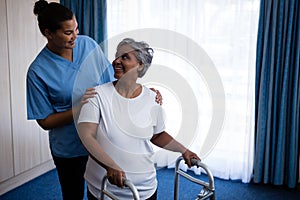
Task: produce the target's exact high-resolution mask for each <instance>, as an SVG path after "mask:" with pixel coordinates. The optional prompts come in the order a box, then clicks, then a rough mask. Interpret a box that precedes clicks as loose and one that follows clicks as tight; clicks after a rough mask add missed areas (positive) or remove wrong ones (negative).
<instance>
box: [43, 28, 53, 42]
mask: <svg viewBox="0 0 300 200" xmlns="http://www.w3.org/2000/svg"><path fill="white" fill-rule="evenodd" d="M44 33H45V37H46V38H47V39H48V40H51V39H52V32H51V31H50V30H49V29H47V28H46V29H45V32H44Z"/></svg>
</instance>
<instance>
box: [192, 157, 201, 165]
mask: <svg viewBox="0 0 300 200" xmlns="http://www.w3.org/2000/svg"><path fill="white" fill-rule="evenodd" d="M191 165H192V166H197V167H200V166H201V160H198V159H196V158H191Z"/></svg>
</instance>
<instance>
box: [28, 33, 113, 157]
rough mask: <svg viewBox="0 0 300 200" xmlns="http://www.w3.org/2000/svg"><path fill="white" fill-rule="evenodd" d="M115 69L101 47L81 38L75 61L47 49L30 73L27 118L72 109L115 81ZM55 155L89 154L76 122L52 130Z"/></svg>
mask: <svg viewBox="0 0 300 200" xmlns="http://www.w3.org/2000/svg"><path fill="white" fill-rule="evenodd" d="M113 80H114V78H113V69H112V67H111V65H110V64H109V61H108V60H107V58H106V57H105V55H104V54H103V52H102V51H101V48H100V46H99V45H98V44H97V43H96V42H95V41H94V40H93V39H91V38H89V37H88V36H81V35H79V36H78V38H77V39H76V44H75V47H74V48H73V62H70V61H68V60H66V59H65V58H62V57H60V56H58V55H56V54H54V53H53V52H51V51H50V50H49V49H48V48H47V47H44V48H43V49H42V51H41V52H40V53H39V54H38V56H37V57H36V59H35V60H34V61H33V62H32V63H31V65H30V67H29V69H28V72H27V85H26V86H27V118H28V119H45V118H46V117H47V116H49V115H50V114H53V113H57V112H63V111H66V110H70V109H72V105H73V103H75V102H78V101H79V100H80V99H81V97H82V95H83V94H84V92H85V89H86V88H88V87H93V86H96V85H98V84H103V83H107V82H110V81H113ZM49 142H50V148H51V151H52V153H53V155H55V156H58V157H65V158H71V157H76V156H83V155H87V152H86V150H85V148H84V146H83V145H82V144H81V142H80V139H79V137H78V133H77V130H76V126H75V123H74V122H72V123H70V124H67V125H65V126H62V127H59V128H54V129H51V130H50V131H49Z"/></svg>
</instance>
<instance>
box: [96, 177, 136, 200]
mask: <svg viewBox="0 0 300 200" xmlns="http://www.w3.org/2000/svg"><path fill="white" fill-rule="evenodd" d="M107 181H108V180H107V176H104V178H103V179H102V185H101V197H100V199H103V198H104V195H106V196H108V197H110V198H111V199H113V200H117V199H118V197H116V195H114V194H112V193H111V192H109V191H108V190H106V184H107ZM123 184H124V185H125V186H126V187H128V188H129V189H130V190H131V192H132V195H133V199H134V200H140V196H139V193H138V191H137V189H136V187H135V186H134V185H133V183H132V182H131V181H130V180H128V179H123Z"/></svg>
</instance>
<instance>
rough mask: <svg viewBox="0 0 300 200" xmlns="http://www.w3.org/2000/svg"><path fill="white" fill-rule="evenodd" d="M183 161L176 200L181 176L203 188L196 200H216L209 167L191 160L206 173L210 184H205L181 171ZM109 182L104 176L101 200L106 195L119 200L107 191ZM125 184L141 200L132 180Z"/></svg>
mask: <svg viewBox="0 0 300 200" xmlns="http://www.w3.org/2000/svg"><path fill="white" fill-rule="evenodd" d="M181 160H183V158H182V157H181V156H180V157H179V158H178V159H177V160H176V166H175V179H174V200H178V187H179V175H181V176H183V177H184V178H186V179H188V180H189V181H191V182H193V183H197V184H199V185H202V186H203V188H202V189H201V191H200V193H199V194H198V195H197V198H196V200H204V199H210V200H215V185H214V177H213V175H212V173H211V171H210V170H209V169H208V167H207V166H206V165H205V164H204V163H202V162H201V161H200V160H196V159H191V163H192V165H193V166H197V167H201V168H202V169H204V171H205V172H206V174H207V176H208V180H209V182H205V181H203V180H200V179H196V178H194V177H192V176H190V175H189V174H187V173H186V172H184V171H182V170H181V169H179V164H180V161H181ZM107 181H108V179H107V176H104V178H103V179H102V185H101V195H100V199H103V198H104V195H106V196H108V197H110V198H111V199H112V200H117V199H118V197H117V196H115V195H114V194H112V193H111V192H109V191H108V190H106V185H107ZM123 184H124V185H125V186H126V187H128V188H129V189H130V190H131V192H132V194H133V198H134V200H140V196H139V193H138V191H137V189H136V187H135V186H134V184H133V183H132V182H131V181H130V180H128V179H123Z"/></svg>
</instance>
